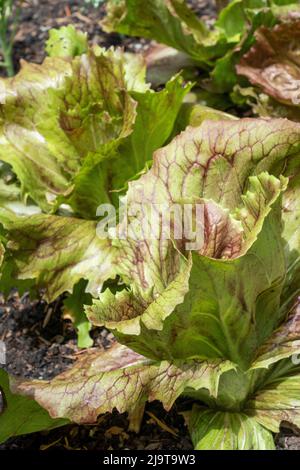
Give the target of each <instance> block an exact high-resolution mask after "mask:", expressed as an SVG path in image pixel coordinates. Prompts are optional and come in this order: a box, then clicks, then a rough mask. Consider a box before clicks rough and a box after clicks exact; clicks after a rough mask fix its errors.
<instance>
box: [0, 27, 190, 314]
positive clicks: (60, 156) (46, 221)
mask: <svg viewBox="0 0 300 470" xmlns="http://www.w3.org/2000/svg"><path fill="white" fill-rule="evenodd" d="M46 49H47V52H48V54H49V57H47V58H46V59H45V61H44V62H43V64H41V65H37V64H30V63H26V62H24V63H23V64H22V68H21V70H20V72H19V73H18V74H17V75H16V76H15V77H14V78H13V79H2V80H1V82H0V89H1V104H0V141H1V145H0V160H1V162H2V163H1V165H2V172H1V174H0V176H1V180H0V181H1V187H0V192H1V193H3V197H1V195H0V198H1V201H2V204H1V210H0V212H1V214H0V221H1V224H2V226H3V230H2V233H1V237H2V247H3V249H4V247H5V254H4V260H3V266H2V278H1V281H0V282H1V290H2V291H5V292H8V291H9V290H10V289H11V287H18V288H19V289H28V287H32V286H35V287H36V288H39V289H43V290H44V295H45V298H46V300H48V301H52V300H54V299H55V298H57V297H58V296H59V295H60V294H62V293H64V292H69V293H72V292H73V288H74V286H75V285H76V286H77V287H76V289H77V290H76V291H74V297H73V298H72V299H71V300H70V302H68V304H67V306H66V308H67V309H68V311H70V309H72V310H73V314H74V315H75V316H78V298H80V297H82V299H85V300H86V297H84V293H85V291H86V292H88V293H90V294H92V295H97V293H98V290H99V289H101V284H102V282H103V280H104V279H106V277H107V276H106V272H112V271H113V265H112V263H111V254H110V253H111V251H112V250H111V247H110V243H109V242H108V241H106V240H104V241H103V240H98V239H97V238H96V236H95V230H96V225H97V207H98V206H99V205H100V204H103V203H111V204H117V203H118V195H120V194H122V192H123V193H124V192H125V191H126V185H127V183H128V181H129V180H130V179H133V178H135V177H136V175H137V174H139V173H140V172H141V171H142V170H143V169H144V167H145V165H147V162H149V161H151V158H152V153H153V151H155V150H156V149H157V148H159V147H161V145H163V144H164V143H165V142H166V140H167V139H168V138H169V136H170V135H171V133H172V132H173V127H174V123H175V120H176V117H177V114H178V112H179V109H180V107H181V104H182V101H183V98H184V96H185V95H186V93H187V92H188V91H189V90H190V87H191V85H190V84H185V83H184V81H183V79H182V78H181V77H180V76H179V75H177V76H175V77H174V78H173V79H171V80H170V81H169V82H168V83H167V84H166V86H165V88H163V89H162V90H161V91H159V92H155V91H153V90H151V89H150V85H148V84H147V83H146V81H145V65H144V61H143V59H142V58H141V57H139V56H133V55H131V54H128V53H124V52H123V51H121V50H119V49H116V50H114V49H109V50H104V49H101V48H100V47H94V48H91V49H88V45H87V39H86V36H85V35H84V34H83V33H79V32H76V31H75V30H74V28H73V27H71V26H69V27H67V28H61V29H60V30H53V31H51V32H50V38H49V40H48V42H47V46H46ZM92 273H93V274H92ZM111 277H113V276H111ZM78 283H79V284H78ZM16 284H17V285H16ZM79 292H83V294H82V295H81V294H80V295H79ZM72 305H73V308H71V307H72ZM76 311H77V314H76ZM82 314H83V312H82ZM83 315H84V314H83ZM82 318H84V317H82V316H81V320H82Z"/></svg>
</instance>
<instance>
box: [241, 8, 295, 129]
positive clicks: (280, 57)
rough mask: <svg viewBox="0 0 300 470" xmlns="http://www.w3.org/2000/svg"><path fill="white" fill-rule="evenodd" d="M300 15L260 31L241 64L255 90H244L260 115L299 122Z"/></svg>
mask: <svg viewBox="0 0 300 470" xmlns="http://www.w3.org/2000/svg"><path fill="white" fill-rule="evenodd" d="M299 34H300V20H299V16H298V17H296V18H295V19H294V20H291V21H289V22H287V23H282V24H279V25H276V26H274V27H273V28H266V27H261V28H259V29H258V30H257V32H256V34H255V37H256V42H255V44H254V45H253V46H252V47H251V49H250V50H249V51H248V52H247V54H245V55H244V56H243V57H242V58H241V60H240V62H239V64H238V65H237V72H238V73H239V74H240V75H242V76H245V77H247V78H248V80H249V82H250V83H251V85H253V87H254V88H253V87H251V88H250V87H249V88H248V89H247V88H246V89H245V88H240V89H239V90H237V93H239V94H240V95H244V97H245V98H246V99H247V100H249V102H250V104H252V106H253V107H254V111H255V112H256V114H260V115H263V114H264V115H266V116H267V115H272V116H285V117H289V118H290V119H293V120H297V121H299V115H300V113H299V104H300V99H299V98H300V85H299V83H300V81H299V78H300V69H299V64H298V54H299V47H298V41H299Z"/></svg>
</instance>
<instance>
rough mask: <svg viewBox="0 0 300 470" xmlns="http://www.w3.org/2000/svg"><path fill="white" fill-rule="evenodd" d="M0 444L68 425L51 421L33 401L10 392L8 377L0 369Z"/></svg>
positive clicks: (61, 421) (65, 422) (63, 422)
mask: <svg viewBox="0 0 300 470" xmlns="http://www.w3.org/2000/svg"><path fill="white" fill-rule="evenodd" d="M0 394H1V395H2V400H3V409H0V443H2V442H5V441H6V440H7V439H9V438H10V437H14V436H20V435H21V434H29V433H32V432H37V431H44V430H50V429H54V428H57V427H60V426H64V425H65V424H68V423H69V421H68V420H67V419H53V418H51V417H50V416H49V413H48V412H47V411H46V410H45V409H44V408H42V407H41V406H40V405H39V404H38V403H37V402H36V401H35V400H33V399H31V398H29V397H23V396H20V395H16V394H14V393H12V392H11V391H10V388H9V376H8V374H7V372H5V370H3V369H1V368H0Z"/></svg>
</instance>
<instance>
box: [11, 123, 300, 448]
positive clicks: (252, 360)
mask: <svg viewBox="0 0 300 470" xmlns="http://www.w3.org/2000/svg"><path fill="white" fill-rule="evenodd" d="M299 152H300V125H299V124H297V123H294V122H291V121H288V120H284V119H273V120H272V119H271V120H264V119H234V120H228V119H225V118H224V116H222V117H221V119H217V118H216V119H215V120H211V119H207V120H204V121H203V122H202V124H201V125H200V126H198V127H194V128H193V127H188V128H187V129H186V130H185V131H184V132H183V133H181V134H180V135H179V136H177V137H176V138H175V139H174V140H173V141H172V142H171V143H170V144H169V145H167V146H166V147H164V148H162V149H161V150H158V151H157V152H156V153H155V154H154V162H153V166H152V168H151V169H150V170H149V171H148V172H147V173H145V174H144V175H142V176H141V177H140V178H139V179H138V180H136V181H133V182H131V183H130V184H129V189H128V192H127V196H126V202H127V204H128V206H129V207H130V205H131V204H135V205H137V207H140V211H139V210H137V211H136V213H135V214H134V215H132V216H131V217H130V218H129V222H130V227H131V230H130V231H129V232H128V236H127V237H126V238H119V239H114V240H111V242H112V246H113V247H114V251H113V255H112V256H113V261H112V262H113V265H114V266H115V269H116V272H117V274H118V275H119V276H120V278H121V279H122V281H123V283H124V284H125V286H126V288H124V289H123V290H122V291H121V292H118V293H117V294H116V295H115V294H113V293H112V292H111V291H110V290H109V289H106V290H105V291H104V292H102V293H101V294H100V296H99V299H97V300H94V302H93V305H91V306H87V307H86V312H87V315H88V317H89V319H90V321H91V322H92V323H93V324H94V325H105V326H106V327H107V328H109V329H110V330H111V331H112V332H113V333H114V335H115V337H116V339H117V343H116V344H115V345H114V346H113V347H112V348H111V349H109V350H107V351H104V352H103V351H98V350H91V351H86V352H85V353H83V354H82V355H81V357H80V359H79V360H78V361H77V363H76V364H75V365H74V366H73V367H72V368H71V369H69V370H67V371H66V372H64V373H63V374H61V375H58V376H57V377H55V378H54V379H53V380H49V381H40V380H33V381H28V380H13V381H12V390H13V392H14V393H17V394H20V393H21V394H22V395H25V396H26V397H29V398H31V399H34V400H35V401H36V402H37V403H38V404H39V405H40V406H41V407H42V408H45V409H46V410H47V411H48V412H49V413H50V415H51V416H52V417H53V418H55V419H68V420H71V421H75V422H76V423H91V422H94V421H96V419H97V416H98V415H99V414H100V413H104V412H107V411H112V410H113V409H114V408H116V409H117V410H118V411H120V412H125V411H128V413H129V418H130V420H131V427H132V429H136V430H137V429H138V427H139V423H140V419H141V417H142V414H143V409H144V405H145V403H146V401H147V400H148V401H151V400H160V401H161V402H162V403H163V405H164V407H165V408H166V410H169V409H170V408H171V407H172V405H173V404H174V402H175V400H176V399H177V398H178V397H179V396H181V395H185V396H188V397H191V398H192V399H194V405H193V406H192V408H191V409H190V410H187V412H186V413H185V417H186V422H187V424H188V427H189V430H190V433H191V437H192V440H193V442H194V445H195V448H196V449H211V448H214V449H273V448H274V442H273V436H272V433H275V432H278V431H279V427H280V424H281V423H282V422H283V421H284V422H289V423H292V424H293V425H295V426H300V418H299V416H300V413H299V410H300V400H299V397H300V394H299V391H300V365H299V361H298V360H296V359H297V355H298V354H299V353H300V343H299V340H300V329H299V314H300V313H299V312H300V310H299V300H298V295H299V272H300V271H299V250H300V245H299V233H300V232H299V227H298V215H299V197H298V195H299V176H298V172H299ZM187 203H188V204H192V205H194V204H196V203H197V204H200V205H201V207H202V208H203V214H204V217H203V227H202V229H203V240H202V244H201V246H200V247H196V248H195V249H193V248H192V249H191V248H190V246H189V245H187V244H186V240H184V239H183V238H182V239H178V238H177V239H175V238H174V237H172V236H171V238H167V237H164V236H163V231H162V230H159V234H160V236H158V237H157V238H151V239H150V238H148V237H147V236H146V235H145V234H144V233H146V226H145V224H144V223H143V221H144V216H145V210H146V211H147V208H148V207H150V206H152V207H153V206H154V207H159V206H160V205H161V204H163V205H164V208H165V210H166V207H171V206H173V205H174V204H177V205H179V206H184V205H185V204H187ZM145 208H146V209H145ZM126 223H128V221H126ZM124 224H125V220H121V222H120V225H119V229H121V233H122V230H123V228H124V227H123V225H124ZM91 278H93V274H92V273H91Z"/></svg>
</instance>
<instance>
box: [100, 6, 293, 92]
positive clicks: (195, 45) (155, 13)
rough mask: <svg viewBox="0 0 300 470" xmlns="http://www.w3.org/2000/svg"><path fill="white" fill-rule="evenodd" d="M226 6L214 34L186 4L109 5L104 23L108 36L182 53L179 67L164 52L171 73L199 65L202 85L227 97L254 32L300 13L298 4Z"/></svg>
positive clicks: (155, 55) (155, 56)
mask: <svg viewBox="0 0 300 470" xmlns="http://www.w3.org/2000/svg"><path fill="white" fill-rule="evenodd" d="M223 3H228V5H226V6H225V7H224V8H223V9H222V10H221V11H220V12H219V15H218V18H217V20H216V22H215V23H214V25H213V28H211V29H210V28H208V27H207V26H206V25H205V23H204V22H202V21H201V20H200V19H199V18H197V16H196V15H195V14H194V12H193V11H192V10H191V9H190V8H189V7H188V5H187V2H186V1H185V0H167V1H165V0H149V1H147V2H144V1H142V0H109V1H108V3H107V17H106V18H105V19H104V21H103V23H102V24H103V27H104V29H105V30H106V31H108V32H110V31H117V32H119V33H122V34H127V35H132V36H142V37H146V38H150V39H155V40H156V41H157V42H159V43H162V44H165V45H167V46H169V47H171V48H173V49H176V50H177V51H179V52H178V54H177V56H176V55H175V57H176V61H175V62H174V54H173V55H172V58H171V59H170V49H169V47H168V48H166V49H165V62H171V64H172V71H173V70H174V67H177V70H180V68H183V67H186V66H188V67H189V68H190V67H191V66H192V64H194V66H196V67H197V68H198V69H200V70H201V71H202V74H201V77H200V79H199V84H200V85H202V86H205V87H208V89H209V90H211V91H213V92H216V93H227V92H230V91H232V88H233V86H234V85H236V84H237V83H238V82H239V81H240V79H239V77H238V75H237V73H236V70H235V65H236V64H237V63H238V62H239V60H240V58H241V57H242V55H243V54H244V53H245V52H247V51H248V50H249V48H250V47H251V45H252V44H253V43H254V42H255V37H254V32H255V31H256V30H257V29H258V28H259V27H260V26H266V27H272V26H274V25H275V24H276V23H281V22H283V23H285V22H289V21H290V19H292V18H295V17H299V12H300V10H299V4H298V2H297V1H295V0H289V1H286V0H270V1H269V0H233V1H231V2H223ZM162 56H163V51H162V50H161V49H160V50H159V51H154V52H153V53H152V54H151V61H152V62H151V64H150V65H151V67H152V73H151V78H152V79H153V81H154V83H156V82H157V81H158V82H160V81H161V79H162V78H163V77H165V72H164V73H163V75H162V74H161V70H160V68H159V67H158V66H157V62H160V61H161V60H162ZM187 61H188V62H187ZM155 73H156V74H157V75H158V76H156V77H155ZM203 79H205V80H206V82H204V83H203ZM207 79H209V80H208V82H207Z"/></svg>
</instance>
